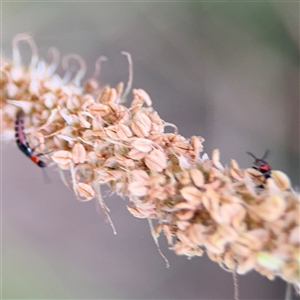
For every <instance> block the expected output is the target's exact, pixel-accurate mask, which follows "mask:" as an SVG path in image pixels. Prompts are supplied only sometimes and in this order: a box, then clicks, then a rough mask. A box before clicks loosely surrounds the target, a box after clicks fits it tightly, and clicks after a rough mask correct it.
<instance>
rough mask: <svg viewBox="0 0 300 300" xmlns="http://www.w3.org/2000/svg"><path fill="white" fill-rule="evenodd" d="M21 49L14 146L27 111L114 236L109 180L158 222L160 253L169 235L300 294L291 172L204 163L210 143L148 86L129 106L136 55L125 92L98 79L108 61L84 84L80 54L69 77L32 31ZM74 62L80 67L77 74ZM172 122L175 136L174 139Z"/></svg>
mask: <svg viewBox="0 0 300 300" xmlns="http://www.w3.org/2000/svg"><path fill="white" fill-rule="evenodd" d="M20 42H27V43H28V44H29V46H30V47H31V50H32V58H31V61H30V63H29V65H25V64H24V63H23V62H22V59H21V54H20V51H19V43H20ZM12 48H13V57H12V59H9V58H7V57H2V62H3V63H2V64H1V74H2V76H1V91H2V92H1V107H0V112H1V118H2V125H3V126H2V128H1V135H2V138H3V139H5V140H13V138H14V121H15V117H16V113H17V111H18V110H19V109H20V108H21V109H22V110H23V111H24V115H25V128H26V133H27V134H28V137H29V143H30V144H33V143H34V144H35V145H36V144H38V145H39V147H41V149H42V151H44V152H49V151H51V154H49V155H48V156H49V160H52V161H53V163H55V164H56V165H57V166H58V167H59V168H60V169H61V170H64V171H66V170H67V171H68V172H69V173H70V180H67V179H66V177H65V175H64V174H65V173H64V172H62V171H61V172H60V174H61V177H62V180H63V181H64V183H65V184H66V185H67V186H68V187H69V188H71V189H72V190H73V191H74V194H75V196H76V198H77V199H78V200H79V201H89V200H91V199H94V198H97V200H98V201H99V203H100V206H101V208H102V210H103V211H104V213H105V215H106V217H107V218H108V220H109V222H110V224H111V226H112V227H113V230H114V232H116V231H115V228H114V226H113V223H112V220H111V219H110V216H109V210H108V208H107V206H106V204H105V203H104V201H103V199H102V197H101V191H100V185H101V184H107V185H109V187H110V188H111V190H112V191H114V192H116V193H117V194H118V195H121V196H126V197H128V198H129V200H130V204H129V205H128V206H127V208H128V210H129V212H130V213H131V214H132V215H133V216H135V217H138V218H147V219H148V220H149V222H150V223H149V224H150V226H151V232H152V236H153V238H154V240H155V243H156V245H157V247H158V249H159V245H158V242H157V238H158V236H159V235H160V233H163V234H164V235H165V236H166V238H167V241H168V244H169V246H170V248H171V249H172V250H173V251H174V252H175V253H177V254H178V255H186V256H188V257H192V256H201V255H202V254H203V253H204V252H206V253H207V254H208V256H209V257H210V258H211V259H212V260H213V261H216V262H218V263H219V264H220V265H223V266H225V267H226V268H227V269H229V270H232V271H236V272H237V273H238V274H244V273H246V272H248V271H250V270H256V271H257V272H259V273H261V274H262V275H265V276H267V277H268V278H269V279H273V278H274V277H275V276H280V277H281V278H282V279H283V280H286V281H287V282H290V283H293V284H294V285H295V287H298V288H299V284H300V280H299V270H300V269H299V249H300V244H299V243H300V241H299V228H300V218H299V207H300V201H299V194H297V193H295V192H294V191H293V190H292V188H291V184H290V180H289V178H288V177H287V176H286V175H285V174H283V173H282V172H280V171H272V174H271V178H268V179H266V178H265V177H264V176H263V174H261V173H260V172H259V171H258V170H254V169H246V170H243V169H240V168H239V166H238V164H237V162H236V161H234V160H232V161H231V165H230V166H229V167H226V166H225V167H224V166H223V165H222V164H221V162H220V154H219V151H218V150H214V151H213V153H212V158H211V159H210V158H209V157H208V155H204V156H203V157H202V158H201V157H200V152H202V150H203V146H202V143H203V141H204V139H203V138H202V137H199V136H193V137H191V138H189V139H187V138H184V137H183V136H181V135H179V134H178V131H177V128H176V126H175V125H172V124H169V123H166V122H165V121H163V120H162V119H161V118H160V117H159V115H158V113H157V112H156V111H154V109H153V108H152V100H151V98H150V96H149V95H148V93H146V92H145V91H144V90H142V89H133V90H132V92H133V100H132V102H131V103H130V104H129V107H126V106H125V105H123V102H124V101H125V99H126V97H127V96H128V94H129V92H130V90H131V85H132V61H131V57H130V55H129V54H128V53H127V52H124V53H123V54H124V55H126V57H127V58H128V61H129V65H130V67H129V80H128V83H127V85H126V87H125V91H124V92H123V87H124V85H123V83H120V84H119V85H118V86H117V87H115V88H113V87H110V86H102V85H101V84H100V83H99V82H98V80H97V76H98V75H99V72H100V64H101V62H103V61H104V60H105V59H104V58H103V57H100V58H99V59H98V61H97V62H96V66H95V72H94V74H93V76H92V78H90V79H88V80H87V81H86V83H84V84H83V83H82V80H83V78H84V76H85V71H86V66H85V62H84V60H83V59H82V58H81V57H80V56H78V55H75V54H70V55H67V56H65V57H63V58H62V65H63V68H64V70H65V75H64V76H62V77H60V76H59V75H57V74H56V73H55V71H56V69H57V67H58V65H59V54H58V51H57V50H56V49H55V48H51V49H49V53H50V54H51V57H52V61H50V62H46V61H44V60H43V59H40V58H39V56H38V50H37V47H36V44H35V42H34V40H33V38H32V37H31V36H30V35H28V34H19V35H17V36H16V37H15V38H14V39H13V43H12ZM71 61H73V63H74V62H76V63H77V64H78V66H79V67H78V70H77V71H76V72H75V73H74V72H72V71H71V67H70V64H71ZM166 126H172V127H174V133H165V132H164V128H165V127H166ZM261 185H263V187H261ZM152 222H155V226H152ZM159 251H160V249H159ZM160 253H161V252H160Z"/></svg>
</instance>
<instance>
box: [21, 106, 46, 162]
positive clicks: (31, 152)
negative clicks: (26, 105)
mask: <svg viewBox="0 0 300 300" xmlns="http://www.w3.org/2000/svg"><path fill="white" fill-rule="evenodd" d="M15 138H16V143H17V146H18V147H19V149H20V150H21V151H22V152H23V153H24V154H25V155H26V156H27V157H29V158H30V159H31V160H32V161H33V162H34V163H35V164H37V165H38V166H39V167H41V168H45V167H46V166H47V165H46V163H45V162H44V161H43V160H41V158H40V156H41V155H43V154H41V153H38V154H34V150H35V149H31V148H30V146H29V143H28V141H27V138H26V135H25V133H24V115H23V111H22V110H19V111H18V112H17V117H16V122H15Z"/></svg>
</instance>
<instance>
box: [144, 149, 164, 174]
mask: <svg viewBox="0 0 300 300" xmlns="http://www.w3.org/2000/svg"><path fill="white" fill-rule="evenodd" d="M145 164H146V165H147V167H148V168H149V169H151V170H153V171H157V172H161V171H162V170H164V169H165V168H166V167H167V160H166V157H165V154H164V153H163V152H161V151H159V150H157V149H153V150H152V151H151V152H150V153H149V154H148V155H147V156H146V157H145Z"/></svg>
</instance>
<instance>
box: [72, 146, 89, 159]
mask: <svg viewBox="0 0 300 300" xmlns="http://www.w3.org/2000/svg"><path fill="white" fill-rule="evenodd" d="M72 156H73V162H74V163H75V164H82V163H84V162H85V160H86V150H85V148H84V146H83V145H82V144H79V143H76V144H75V145H74V146H73V149H72Z"/></svg>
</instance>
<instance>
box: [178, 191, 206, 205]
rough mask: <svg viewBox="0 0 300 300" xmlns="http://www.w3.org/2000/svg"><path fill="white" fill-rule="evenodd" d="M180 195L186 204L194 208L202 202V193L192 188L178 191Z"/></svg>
mask: <svg viewBox="0 0 300 300" xmlns="http://www.w3.org/2000/svg"><path fill="white" fill-rule="evenodd" d="M180 194H181V196H182V197H183V198H184V199H185V200H186V201H187V202H188V203H190V204H192V205H194V206H197V205H199V204H201V202H202V192H200V191H199V190H198V189H197V188H195V187H193V186H188V187H184V188H183V189H181V190H180Z"/></svg>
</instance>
